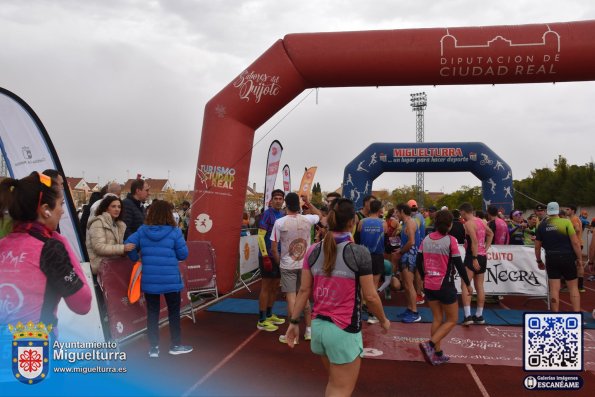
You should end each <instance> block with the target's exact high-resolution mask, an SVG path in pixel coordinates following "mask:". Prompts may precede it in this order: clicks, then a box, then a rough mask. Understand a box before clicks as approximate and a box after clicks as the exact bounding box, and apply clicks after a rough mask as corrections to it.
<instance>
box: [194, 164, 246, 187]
mask: <svg viewBox="0 0 595 397" xmlns="http://www.w3.org/2000/svg"><path fill="white" fill-rule="evenodd" d="M196 172H197V175H198V177H199V179H200V183H201V184H202V187H203V188H204V189H205V190H209V189H211V188H218V189H223V190H233V183H234V181H235V175H236V169H235V168H233V167H225V166H219V165H211V164H201V165H200V166H199V167H198V169H197V171H196Z"/></svg>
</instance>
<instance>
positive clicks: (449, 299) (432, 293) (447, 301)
mask: <svg viewBox="0 0 595 397" xmlns="http://www.w3.org/2000/svg"><path fill="white" fill-rule="evenodd" d="M424 293H425V294H426V300H427V301H428V302H429V301H438V302H440V303H442V304H443V305H451V304H453V303H455V302H456V301H457V289H456V288H455V286H454V284H450V285H445V286H442V288H440V289H439V290H438V291H436V290H432V289H427V288H424Z"/></svg>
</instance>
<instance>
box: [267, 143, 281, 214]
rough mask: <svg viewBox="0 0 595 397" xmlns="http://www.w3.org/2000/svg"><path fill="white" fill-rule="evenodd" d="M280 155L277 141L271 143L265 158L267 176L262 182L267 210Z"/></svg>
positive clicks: (279, 145)
mask: <svg viewBox="0 0 595 397" xmlns="http://www.w3.org/2000/svg"><path fill="white" fill-rule="evenodd" d="M281 153H283V146H281V143H280V142H279V141H276V140H275V141H273V143H271V147H269V157H268V158H267V169H266V173H267V175H266V179H265V182H264V208H268V206H269V201H271V196H272V194H273V190H274V189H275V181H276V180H277V173H278V172H279V162H280V161H281Z"/></svg>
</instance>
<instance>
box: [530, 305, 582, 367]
mask: <svg viewBox="0 0 595 397" xmlns="http://www.w3.org/2000/svg"><path fill="white" fill-rule="evenodd" d="M523 345H524V346H523V347H524V352H523V353H524V369H525V371H582V370H583V322H582V316H581V314H580V313H525V324H524V332H523Z"/></svg>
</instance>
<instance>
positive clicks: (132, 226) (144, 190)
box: [122, 179, 150, 240]
mask: <svg viewBox="0 0 595 397" xmlns="http://www.w3.org/2000/svg"><path fill="white" fill-rule="evenodd" d="M149 190H150V187H149V184H148V183H147V182H145V181H144V180H142V179H135V180H134V181H132V183H131V184H130V193H128V195H127V196H126V198H125V199H124V201H122V208H123V209H124V215H123V218H122V220H123V221H124V223H125V224H126V231H125V233H124V240H126V239H127V238H128V236H130V235H131V234H132V233H134V232H136V231H137V230H138V228H139V227H140V226H141V225H142V224H143V222H144V221H145V208H144V206H143V204H144V203H145V201H146V200H147V198H148V197H149Z"/></svg>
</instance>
